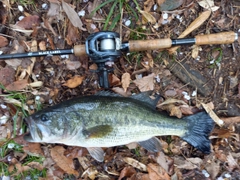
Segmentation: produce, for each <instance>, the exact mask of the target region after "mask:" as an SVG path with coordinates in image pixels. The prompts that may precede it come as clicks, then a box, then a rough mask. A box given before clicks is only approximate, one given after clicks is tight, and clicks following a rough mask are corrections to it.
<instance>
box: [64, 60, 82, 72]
mask: <svg viewBox="0 0 240 180" xmlns="http://www.w3.org/2000/svg"><path fill="white" fill-rule="evenodd" d="M66 65H67V69H68V70H76V69H78V68H80V67H81V63H80V61H67V62H66Z"/></svg>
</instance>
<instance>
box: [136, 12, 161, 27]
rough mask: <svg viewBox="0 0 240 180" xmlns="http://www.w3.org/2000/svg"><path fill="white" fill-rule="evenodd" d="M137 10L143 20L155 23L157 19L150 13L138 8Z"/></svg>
mask: <svg viewBox="0 0 240 180" xmlns="http://www.w3.org/2000/svg"><path fill="white" fill-rule="evenodd" d="M139 12H140V13H141V14H142V15H143V17H144V18H143V19H144V21H146V22H148V23H151V24H156V22H157V21H156V19H155V17H154V16H153V15H152V14H151V13H149V12H147V11H142V10H139Z"/></svg>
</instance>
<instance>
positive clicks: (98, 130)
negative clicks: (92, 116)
mask: <svg viewBox="0 0 240 180" xmlns="http://www.w3.org/2000/svg"><path fill="white" fill-rule="evenodd" d="M112 130H113V127H112V126H110V125H100V126H94V127H92V128H89V129H84V130H83V135H84V136H86V138H102V137H104V136H106V135H108V134H109V133H111V132H112Z"/></svg>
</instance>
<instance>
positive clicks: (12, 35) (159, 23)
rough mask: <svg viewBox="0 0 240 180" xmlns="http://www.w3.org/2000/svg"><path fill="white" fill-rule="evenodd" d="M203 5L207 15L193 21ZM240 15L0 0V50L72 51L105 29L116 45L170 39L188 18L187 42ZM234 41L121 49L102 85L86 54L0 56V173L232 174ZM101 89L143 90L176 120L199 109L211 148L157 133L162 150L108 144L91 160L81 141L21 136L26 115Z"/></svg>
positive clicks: (239, 121) (228, 9) (230, 5)
mask: <svg viewBox="0 0 240 180" xmlns="http://www.w3.org/2000/svg"><path fill="white" fill-rule="evenodd" d="M104 2H106V3H105V4H102V3H104ZM201 3H203V4H204V5H202V6H201ZM101 4H102V5H101ZM96 8H97V9H96ZM206 11H209V17H201V19H197V18H199V16H200V15H201V14H202V13H203V12H206ZM77 13H78V14H77ZM109 14H110V15H109ZM21 16H22V17H21ZM239 16H240V1H239V0H203V1H201V0H185V1H183V0H166V1H164V0H156V1H154V0H141V1H134V0H119V1H113V0H112V1H111V0H108V1H97V0H95V1H91V0H81V1H76V0H64V1H58V0H39V1H35V2H34V1H24V0H22V1H14V0H12V1H5V0H3V1H0V23H1V24H0V52H1V53H2V54H12V53H23V52H32V51H39V50H44V51H46V50H55V49H71V48H72V47H73V46H74V45H79V44H80V45H83V44H85V41H86V39H87V38H88V37H89V35H90V34H92V33H95V32H98V31H104V30H111V31H114V32H118V33H119V34H120V37H121V39H122V42H127V41H129V40H147V39H148V40H153V39H160V38H171V39H177V38H178V37H179V36H180V35H181V34H182V32H184V31H185V30H186V29H187V28H189V26H190V24H191V25H192V23H193V22H194V26H196V28H195V29H194V30H191V31H190V32H189V33H188V35H187V36H186V38H193V37H195V36H197V35H203V34H214V33H220V32H229V31H233V32H235V33H239V32H240V17H239ZM19 18H20V19H19ZM21 18H23V19H21ZM196 19H197V20H196ZM201 21H203V22H202V23H200V22H201ZM198 23H200V25H199V26H197V25H196V24H198ZM73 24H74V25H73ZM75 26H76V27H75ZM219 38H221V37H220V36H219ZM239 43H240V38H238V39H236V41H235V42H231V43H229V44H222V45H211V44H206V45H202V46H197V45H184V46H181V47H179V48H178V49H177V50H174V51H172V49H171V48H169V49H158V50H152V51H151V50H146V51H141V52H131V53H122V56H121V57H120V58H117V59H116V60H115V64H114V65H113V66H112V69H113V70H112V71H111V72H110V73H109V79H108V80H109V83H110V88H108V89H105V88H103V87H100V86H99V73H98V71H97V64H96V63H95V62H93V61H92V60H91V59H90V58H89V57H88V56H87V55H84V56H80V57H77V56H75V55H72V54H71V55H61V56H60V55H56V56H41V57H36V58H30V57H28V58H22V59H20V58H16V59H9V60H0V84H1V87H0V145H1V147H0V154H1V157H0V168H1V172H0V174H1V176H0V179H1V178H3V177H5V178H7V177H12V178H14V179H24V178H26V179H27V178H30V179H131V180H132V179H134V180H135V179H146V180H147V179H151V180H153V179H199V180H200V179H201V180H202V179H218V180H221V179H229V180H230V179H234V180H237V179H240V166H239V164H240V140H239V134H240V81H239V79H240V68H239V65H240V44H239ZM102 90H108V91H113V92H114V93H118V94H121V95H124V96H129V95H131V94H132V93H141V92H144V91H149V90H151V91H153V92H154V93H157V94H160V95H161V96H162V98H161V100H160V101H159V103H158V105H157V109H158V110H159V111H163V110H164V111H167V112H168V114H170V115H171V116H177V117H179V118H181V117H183V116H186V115H190V114H195V113H196V112H199V111H202V110H203V109H205V110H206V109H207V111H210V114H211V117H212V118H213V119H214V120H215V121H216V126H215V128H214V130H213V132H212V133H211V135H210V139H211V143H212V145H211V148H212V152H211V153H210V154H209V155H205V154H202V153H201V152H200V151H198V150H196V149H195V148H193V147H192V146H191V145H189V144H187V143H186V142H185V141H183V140H181V139H180V138H179V137H175V136H166V137H159V139H160V141H161V142H162V149H163V151H162V152H159V153H156V154H153V153H150V152H147V151H146V150H144V149H143V148H141V147H136V146H134V145H133V146H132V145H128V146H127V147H126V146H120V147H111V148H106V149H104V150H105V152H106V156H105V161H104V162H102V163H99V162H97V161H96V160H94V159H93V158H92V157H91V156H90V155H89V154H88V152H87V151H86V149H85V148H82V147H68V146H64V145H60V144H39V143H28V142H26V141H24V140H23V134H24V133H26V132H27V131H28V128H27V125H26V123H25V122H24V120H23V119H24V117H26V116H28V115H31V114H33V113H34V112H36V111H38V110H40V109H42V108H47V107H48V106H52V105H54V104H58V103H60V102H63V101H65V100H67V99H72V98H75V97H79V96H86V95H92V94H95V93H97V92H99V91H102ZM163 102H165V105H162V103H163ZM214 113H215V114H214ZM214 115H215V116H214ZM219 118H220V119H221V120H220V119H219ZM222 121H223V122H224V125H222V124H221V122H222ZM219 122H220V123H219ZM34 157H35V159H34Z"/></svg>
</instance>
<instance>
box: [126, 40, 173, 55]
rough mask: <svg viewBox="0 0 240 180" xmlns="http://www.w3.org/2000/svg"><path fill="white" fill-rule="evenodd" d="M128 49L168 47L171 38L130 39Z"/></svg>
mask: <svg viewBox="0 0 240 180" xmlns="http://www.w3.org/2000/svg"><path fill="white" fill-rule="evenodd" d="M128 43H129V51H130V52H134V51H146V50H157V49H163V48H169V47H171V46H172V40H171V39H169V38H166V39H151V40H130V41H129V42H128Z"/></svg>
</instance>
